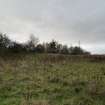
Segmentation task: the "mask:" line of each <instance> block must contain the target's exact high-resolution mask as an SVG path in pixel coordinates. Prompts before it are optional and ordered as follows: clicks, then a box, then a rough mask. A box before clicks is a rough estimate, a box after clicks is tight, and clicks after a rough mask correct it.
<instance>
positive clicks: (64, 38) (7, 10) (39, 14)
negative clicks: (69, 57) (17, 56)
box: [0, 0, 105, 52]
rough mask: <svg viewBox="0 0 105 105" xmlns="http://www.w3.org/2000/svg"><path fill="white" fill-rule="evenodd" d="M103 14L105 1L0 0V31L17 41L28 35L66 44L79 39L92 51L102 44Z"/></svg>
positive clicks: (104, 24) (104, 29)
mask: <svg viewBox="0 0 105 105" xmlns="http://www.w3.org/2000/svg"><path fill="white" fill-rule="evenodd" d="M104 14H105V0H0V31H1V32H6V33H8V34H9V36H10V37H11V38H13V39H16V40H20V41H23V40H26V39H27V38H28V36H29V34H30V33H34V34H35V35H36V36H38V37H39V38H40V40H41V41H49V40H51V39H53V38H55V39H57V40H58V41H60V42H62V43H65V44H68V45H70V44H71V43H72V44H75V43H77V42H78V40H81V42H82V44H83V47H84V46H86V47H87V48H88V47H89V46H93V49H95V48H94V47H95V46H98V48H100V46H102V47H103V45H104V39H105V35H104V34H105V21H104V19H105V15H104ZM84 48H85V47H84ZM91 49H92V48H91ZM95 51H96V52H98V51H99V50H98V49H95ZM95 51H93V52H95ZM102 51H103V52H104V50H102Z"/></svg>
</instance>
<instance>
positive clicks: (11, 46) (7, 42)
mask: <svg viewBox="0 0 105 105" xmlns="http://www.w3.org/2000/svg"><path fill="white" fill-rule="evenodd" d="M5 52H8V53H22V52H25V53H26V52H27V53H28V52H35V53H54V54H71V55H87V54H90V52H87V51H85V50H83V49H82V48H81V47H80V46H74V47H73V46H71V47H68V46H67V45H63V44H60V43H58V42H57V41H56V40H52V41H51V42H46V43H43V44H41V43H39V39H38V38H36V37H35V36H34V35H30V38H29V40H28V41H27V42H26V43H18V42H16V41H12V40H11V39H10V38H8V37H7V35H6V34H2V33H0V53H5Z"/></svg>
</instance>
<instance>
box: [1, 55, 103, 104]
mask: <svg viewBox="0 0 105 105" xmlns="http://www.w3.org/2000/svg"><path fill="white" fill-rule="evenodd" d="M0 105H105V62H104V61H103V62H101V61H100V62H95V61H91V60H89V59H84V58H81V57H70V56H64V55H46V54H27V55H24V54H23V55H13V56H12V57H0Z"/></svg>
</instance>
